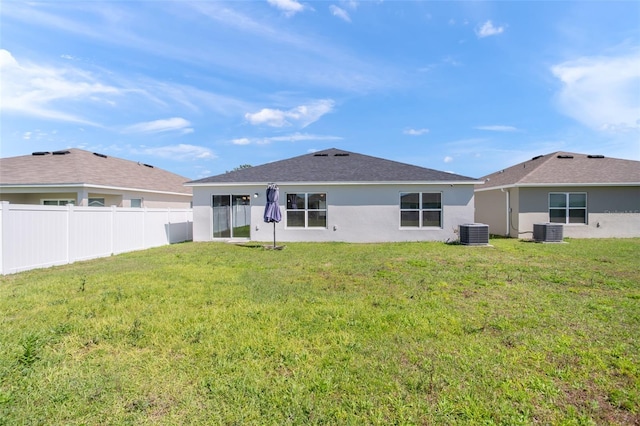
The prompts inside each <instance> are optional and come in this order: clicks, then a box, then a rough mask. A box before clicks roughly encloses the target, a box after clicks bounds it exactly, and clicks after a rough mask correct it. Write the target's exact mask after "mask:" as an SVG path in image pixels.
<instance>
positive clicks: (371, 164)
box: [187, 148, 476, 185]
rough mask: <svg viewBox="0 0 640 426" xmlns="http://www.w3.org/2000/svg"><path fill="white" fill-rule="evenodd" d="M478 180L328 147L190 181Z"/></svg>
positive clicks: (470, 181) (195, 182)
mask: <svg viewBox="0 0 640 426" xmlns="http://www.w3.org/2000/svg"><path fill="white" fill-rule="evenodd" d="M475 181H476V180H475V179H473V178H470V177H466V176H461V175H456V174H452V173H447V172H441V171H438V170H432V169H427V168H424V167H419V166H413V165H410V164H405V163H399V162H396V161H391V160H385V159H382V158H377V157H371V156H368V155H362V154H357V153H354V152H349V151H344V150H340V149H335V148H331V149H327V150H324V151H319V152H315V153H312V154H305V155H300V156H298V157H293V158H289V159H286V160H280V161H275V162H273V163H267V164H263V165H260V166H255V167H249V168H246V169H241V170H236V171H232V172H228V173H224V174H221V175H216V176H211V177H208V178H204V179H199V180H194V181H191V182H188V183H187V185H190V184H196V185H200V184H207V183H212V184H217V183H266V182H278V183H285V182H286V183H310V182H369V183H373V182H469V183H473V182H475Z"/></svg>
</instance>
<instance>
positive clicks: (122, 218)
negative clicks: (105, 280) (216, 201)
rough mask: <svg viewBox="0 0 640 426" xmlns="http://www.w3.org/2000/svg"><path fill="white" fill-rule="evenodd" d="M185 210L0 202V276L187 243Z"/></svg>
mask: <svg viewBox="0 0 640 426" xmlns="http://www.w3.org/2000/svg"><path fill="white" fill-rule="evenodd" d="M192 239H193V211H192V210H191V209H146V208H144V209H141V208H122V207H77V206H73V205H68V206H64V207H58V206H40V205H27V204H9V203H8V202H6V201H4V202H0V243H1V244H0V274H3V275H4V274H11V273H15V272H20V271H26V270H29V269H35V268H44V267H48V266H53V265H63V264H67V263H73V262H75V261H78V260H86V259H93V258H98V257H106V256H111V255H112V254H119V253H124V252H128V251H134V250H144V249H147V248H150V247H158V246H162V245H167V244H172V243H179V242H183V241H191V240H192Z"/></svg>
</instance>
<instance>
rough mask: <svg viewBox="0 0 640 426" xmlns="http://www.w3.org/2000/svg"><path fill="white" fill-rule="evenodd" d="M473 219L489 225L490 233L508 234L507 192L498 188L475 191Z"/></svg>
mask: <svg viewBox="0 0 640 426" xmlns="http://www.w3.org/2000/svg"><path fill="white" fill-rule="evenodd" d="M475 221H476V223H484V224H487V225H489V232H490V233H491V234H495V235H508V234H509V230H508V229H507V226H508V225H507V193H506V192H503V191H500V190H499V189H496V190H493V191H482V192H476V194H475Z"/></svg>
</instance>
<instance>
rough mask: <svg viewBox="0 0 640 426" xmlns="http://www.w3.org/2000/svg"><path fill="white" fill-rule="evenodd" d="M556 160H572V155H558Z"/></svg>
mask: <svg viewBox="0 0 640 426" xmlns="http://www.w3.org/2000/svg"><path fill="white" fill-rule="evenodd" d="M558 158H573V155H558Z"/></svg>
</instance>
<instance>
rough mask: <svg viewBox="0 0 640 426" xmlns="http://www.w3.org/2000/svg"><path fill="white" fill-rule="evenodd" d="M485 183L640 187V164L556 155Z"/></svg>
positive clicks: (490, 185) (511, 169)
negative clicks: (631, 185)
mask: <svg viewBox="0 0 640 426" xmlns="http://www.w3.org/2000/svg"><path fill="white" fill-rule="evenodd" d="M481 180H483V181H485V183H484V185H480V186H478V187H477V189H478V190H485V189H489V188H494V187H504V186H516V185H519V186H526V185H540V184H587V185H589V184H591V185H596V184H608V183H611V184H614V183H616V184H633V183H635V184H640V161H633V160H623V159H619V158H607V157H604V156H601V155H587V154H576V153H572V152H553V153H551V154H547V155H540V156H537V157H534V158H532V159H531V160H529V161H525V162H523V163H519V164H516V165H515V166H511V167H509V168H507V169H504V170H500V171H497V172H495V173H491V174H490V175H487V176H484V177H483V178H481Z"/></svg>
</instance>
